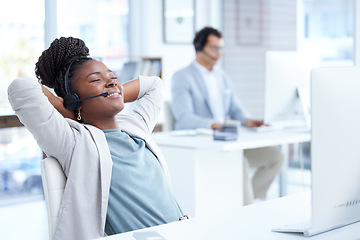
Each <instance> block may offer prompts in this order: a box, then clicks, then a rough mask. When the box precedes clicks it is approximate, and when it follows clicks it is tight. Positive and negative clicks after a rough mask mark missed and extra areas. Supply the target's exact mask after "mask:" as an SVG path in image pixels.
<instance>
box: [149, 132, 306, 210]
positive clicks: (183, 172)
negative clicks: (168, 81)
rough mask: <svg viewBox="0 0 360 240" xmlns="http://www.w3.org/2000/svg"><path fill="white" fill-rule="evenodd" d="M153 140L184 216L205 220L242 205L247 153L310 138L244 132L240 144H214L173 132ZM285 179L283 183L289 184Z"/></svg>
mask: <svg viewBox="0 0 360 240" xmlns="http://www.w3.org/2000/svg"><path fill="white" fill-rule="evenodd" d="M153 138H154V140H155V141H156V143H157V144H158V145H159V147H160V148H161V150H162V152H163V153H164V155H165V158H166V160H167V163H168V165H169V169H170V174H171V179H172V184H173V190H174V194H175V197H176V199H177V200H178V202H179V204H180V206H181V207H182V209H183V211H184V213H187V214H190V215H192V216H202V215H207V214H208V213H209V212H218V211H224V210H226V209H232V208H234V207H238V206H242V205H243V185H244V184H243V151H244V149H251V148H259V147H267V146H276V145H286V146H287V145H288V144H289V143H299V142H306V141H309V140H310V134H309V133H308V132H296V131H282V132H266V133H255V132H250V131H246V130H241V131H240V134H239V138H238V140H237V141H227V142H224V141H214V140H213V139H212V136H209V135H202V136H173V135H172V134H171V132H160V133H154V134H153ZM286 149H287V148H286ZM286 155H287V154H286ZM284 176H286V175H285V174H283V179H282V181H281V182H282V183H283V182H285V183H286V177H284ZM284 179H285V180H284ZM283 188H284V186H283Z"/></svg>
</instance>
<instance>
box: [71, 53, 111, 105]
mask: <svg viewBox="0 0 360 240" xmlns="http://www.w3.org/2000/svg"><path fill="white" fill-rule="evenodd" d="M78 60H79V59H74V60H72V61H71V62H70V65H69V67H68V68H67V70H66V72H65V77H64V78H65V79H64V80H65V92H66V96H65V97H64V107H65V108H66V109H67V110H71V111H74V110H76V109H78V108H79V107H80V102H81V101H84V100H88V99H91V98H96V97H101V96H106V95H109V93H108V92H104V93H102V94H99V95H95V96H92V97H87V98H82V99H80V98H79V96H78V95H77V94H76V93H74V92H71V91H70V84H69V72H70V69H71V66H72V65H73V63H74V62H75V61H78Z"/></svg>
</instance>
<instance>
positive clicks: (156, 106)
mask: <svg viewBox="0 0 360 240" xmlns="http://www.w3.org/2000/svg"><path fill="white" fill-rule="evenodd" d="M163 87H164V84H163V80H162V79H161V78H159V77H155V76H152V77H145V76H139V78H138V79H135V80H132V81H129V82H127V83H125V84H124V101H125V102H129V101H135V100H137V101H136V104H135V105H134V107H133V109H132V112H131V113H130V115H132V116H134V117H136V118H137V119H138V120H139V122H141V123H143V124H144V125H143V126H144V129H146V131H148V132H149V133H151V132H152V130H153V129H154V127H155V125H156V121H157V118H158V116H159V114H160V110H161V106H162V104H163V99H162V98H163V89H164V88H163Z"/></svg>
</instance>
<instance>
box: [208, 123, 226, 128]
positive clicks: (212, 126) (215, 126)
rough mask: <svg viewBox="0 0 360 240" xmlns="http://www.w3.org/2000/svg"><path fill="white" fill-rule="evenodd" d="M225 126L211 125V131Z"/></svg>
mask: <svg viewBox="0 0 360 240" xmlns="http://www.w3.org/2000/svg"><path fill="white" fill-rule="evenodd" d="M223 126H224V125H223V124H221V123H213V124H211V129H221V128H222V127H223Z"/></svg>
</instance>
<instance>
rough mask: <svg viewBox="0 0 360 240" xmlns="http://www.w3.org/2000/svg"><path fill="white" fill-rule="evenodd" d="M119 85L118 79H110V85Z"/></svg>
mask: <svg viewBox="0 0 360 240" xmlns="http://www.w3.org/2000/svg"><path fill="white" fill-rule="evenodd" d="M117 85H118V82H117V80H116V79H113V78H110V80H109V81H108V87H115V86H117Z"/></svg>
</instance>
